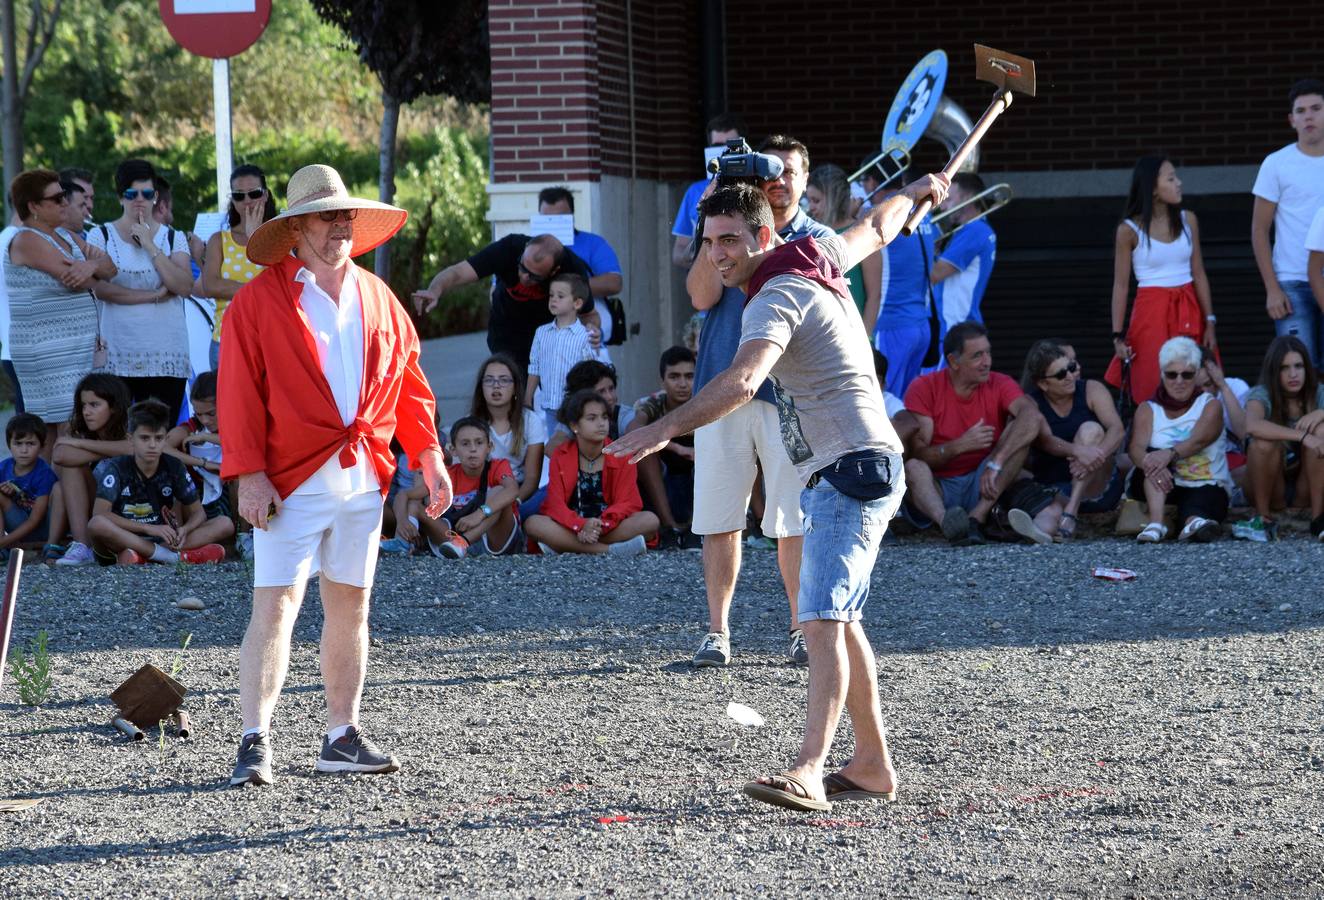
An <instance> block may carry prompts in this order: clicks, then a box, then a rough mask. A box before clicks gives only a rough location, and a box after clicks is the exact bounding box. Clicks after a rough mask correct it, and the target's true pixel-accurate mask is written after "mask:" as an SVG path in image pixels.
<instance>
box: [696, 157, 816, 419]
mask: <svg viewBox="0 0 1324 900" xmlns="http://www.w3.org/2000/svg"><path fill="white" fill-rule="evenodd" d="M705 184H706V182H705ZM777 233H778V234H779V235H781V238H782V240H786V241H794V240H798V239H799V238H802V237H806V236H808V235H813V236H814V237H816V238H825V237H832V236H833V235H834V234H836V232H834V231H833V230H832V229H831V228H828V227H827V226H826V225H821V224H819V223H818V222H815V221H814V220H813V219H811V218H809V216H808V215H806V214H805V212H804V211H803V210H801V211H800V212H797V213H796V214H795V218H793V219H791V221H790V223H789V224H788V225H787V226H786V227H785V228H784V229H782V230H781V231H779V232H777ZM744 312H745V292H744V291H742V290H740V288H734V287H729V288H723V289H722V297H721V299H720V300H718V301H717V304H716V305H715V306H713V307H712V308H711V309H709V310H708V316H707V317H706V318H705V319H704V320H703V330H702V331H700V332H699V353H698V355H697V358H696V360H695V363H694V390H695V391H698V390H700V389H701V388H702V387H703V386H704V385H705V384H707V383H708V382H710V381H712V380H713V379H714V378H716V377H717V375H718V373H719V372H721V371H722V370H723V369H726V368H727V367H728V366H730V365H731V361H732V360H734V359H735V358H736V350H738V349H739V348H740V318H741V316H742V315H743V314H744ZM754 396H755V397H756V398H757V399H759V400H762V401H764V402H766V403H773V402H774V400H773V396H772V385H771V384H770V383H769V382H767V381H765V382H763V384H761V385H759V389H758V391H756V392H755V394H754Z"/></svg>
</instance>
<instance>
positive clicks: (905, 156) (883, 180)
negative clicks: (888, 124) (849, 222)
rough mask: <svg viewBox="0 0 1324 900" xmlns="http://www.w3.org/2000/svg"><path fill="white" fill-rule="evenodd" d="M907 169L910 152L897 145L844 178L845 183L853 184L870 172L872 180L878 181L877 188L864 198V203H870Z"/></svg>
mask: <svg viewBox="0 0 1324 900" xmlns="http://www.w3.org/2000/svg"><path fill="white" fill-rule="evenodd" d="M909 168H910V151H908V150H906V148H905V147H902V146H899V145H898V146H894V147H890V148H888V149H887V150H884V151H883V152H882V153H879V154H878V155H877V156H875V157H874V158H873V159H871V160H869V161H868V162H867V163H865V164H864V165H862V166H860V168H859V169H858V170H856V171H855V172H854V173H852V174H851V175H848V176H847V177H846V181H848V182H849V183H851V184H854V183H855V182H857V181H859V180H860V179H862V178H864V176H865V175H868V174H869V173H870V172H871V171H872V172H873V176H874V178H876V179H877V180H878V187H876V188H874V189H873V190H872V191H870V192H869V193H868V194H867V195H866V196H865V198H864V199H865V202H866V203H867V202H872V200H873V198H874V197H875V196H876V195H877V194H878V193H879V192H880V191H881V190H883V188H885V187H887V186H888V185H889V184H891V183H892V182H893V181H896V180H897V179H898V178H900V177H901V174H902V173H903V172H905V171H906V169H909ZM874 170H876V171H874Z"/></svg>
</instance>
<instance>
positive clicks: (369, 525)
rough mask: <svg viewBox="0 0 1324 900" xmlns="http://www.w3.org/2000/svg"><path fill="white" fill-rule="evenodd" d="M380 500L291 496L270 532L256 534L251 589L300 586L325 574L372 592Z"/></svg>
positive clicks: (375, 496)
mask: <svg viewBox="0 0 1324 900" xmlns="http://www.w3.org/2000/svg"><path fill="white" fill-rule="evenodd" d="M381 530H382V495H381V492H379V491H364V492H363V493H358V494H290V496H288V497H286V498H285V500H284V502H283V503H282V504H281V508H280V512H279V513H277V514H276V517H275V518H274V519H272V520H271V521H270V523H269V524H268V525H267V530H266V531H260V530H258V529H256V528H254V529H253V587H287V586H289V585H296V586H298V588H299V590H300V591H302V590H303V588H304V585H306V584H307V583H308V579H309V578H311V577H312V576H314V575H316V574H318V572H321V573H322V574H323V575H325V576H326V577H327V578H329V579H330V580H331V581H334V582H336V583H337V584H347V585H350V586H351V587H359V588H370V587H372V576H373V575H374V574H375V572H376V569H377V547H378V538H379V536H380V534H381Z"/></svg>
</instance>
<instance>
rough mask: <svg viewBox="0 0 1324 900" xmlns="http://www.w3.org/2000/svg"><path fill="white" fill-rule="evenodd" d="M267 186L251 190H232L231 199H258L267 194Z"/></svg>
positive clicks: (237, 200)
mask: <svg viewBox="0 0 1324 900" xmlns="http://www.w3.org/2000/svg"><path fill="white" fill-rule="evenodd" d="M266 192H267V191H266V189H265V188H257V189H255V190H251V191H231V192H230V199H231V200H233V201H235V202H236V203H238V202H239V201H240V200H258V199H260V198H261V197H262V196H263V195H264V194H266Z"/></svg>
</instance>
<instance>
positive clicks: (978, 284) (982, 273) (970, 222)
mask: <svg viewBox="0 0 1324 900" xmlns="http://www.w3.org/2000/svg"><path fill="white" fill-rule="evenodd" d="M995 190H996V189H995ZM991 193H994V192H993V191H988V190H987V189H986V188H985V187H984V180H983V179H982V178H980V177H979V176H978V175H976V174H975V173H973V172H958V173H957V174H956V175H955V177H953V178H952V189H951V192H950V193H949V194H948V195H947V199H946V200H944V201H943V203H942V205H941V206H939V207H938V210H939V212H940V213H941V215H939V216H937V217H935V222H941V225H942V226H943V227H942V231H943V232H944V236H945V238H946V244H945V245H944V246H943V248H942V249H941V250H940V251H939V252H938V259H937V261H936V262H935V263H934V264H933V268H932V269H931V270H930V272H929V280H930V281H932V283H933V291H934V297H935V299H936V300H937V301H938V308H939V309H940V310H941V311H942V318H941V321H940V323H939V332H940V333H939V336H938V341H939V343H941V341H942V339H943V337H945V336H946V334H947V332H948V330H949V329H950V328H951V327H952V326H953V325H957V324H959V323H961V322H965V321H968V320H971V319H973V320H974V321H976V322H983V321H984V318H983V316H982V315H981V313H980V311H979V304H980V302H981V301H982V300H983V299H984V289H985V288H987V287H988V278H989V276H990V275H992V274H993V262H994V260H995V259H996V258H997V249H998V236H997V234H996V232H994V231H993V228H992V226H990V225H989V224H988V219H987V218H986V214H987V212H988V210H987V209H986V208H985V206H984V203H985V196H986V195H987V194H991ZM948 223H950V227H947V226H948ZM939 240H942V238H940V239H939Z"/></svg>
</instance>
